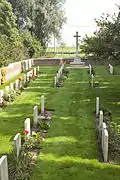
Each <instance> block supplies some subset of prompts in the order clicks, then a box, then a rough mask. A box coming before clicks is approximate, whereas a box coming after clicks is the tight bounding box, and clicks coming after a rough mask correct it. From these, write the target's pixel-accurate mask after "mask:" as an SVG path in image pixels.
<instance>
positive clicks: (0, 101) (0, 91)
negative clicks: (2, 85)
mask: <svg viewBox="0 0 120 180" xmlns="http://www.w3.org/2000/svg"><path fill="white" fill-rule="evenodd" d="M3 95H4V91H3V90H0V103H2V102H3V98H2V96H3Z"/></svg>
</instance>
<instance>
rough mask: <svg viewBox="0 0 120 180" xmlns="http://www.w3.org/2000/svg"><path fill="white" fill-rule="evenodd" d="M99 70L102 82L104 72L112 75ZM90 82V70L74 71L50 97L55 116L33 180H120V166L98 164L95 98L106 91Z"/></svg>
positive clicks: (102, 69)
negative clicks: (93, 86)
mask: <svg viewBox="0 0 120 180" xmlns="http://www.w3.org/2000/svg"><path fill="white" fill-rule="evenodd" d="M96 69H97V71H98V73H97V79H98V80H99V81H100V83H101V82H102V81H103V79H102V78H104V75H103V77H102V78H101V77H100V73H101V74H102V73H103V72H102V71H104V73H105V74H106V76H108V74H107V72H106V71H105V68H104V67H98V68H96ZM106 81H107V77H106ZM88 82H89V77H88V74H87V70H84V69H76V70H70V74H69V78H68V80H67V81H66V82H65V84H64V87H63V88H61V89H51V90H50V91H51V94H48V95H47V106H48V107H49V108H53V109H55V114H54V116H53V122H52V125H51V128H50V130H49V132H48V135H47V139H46V140H45V142H44V144H43V149H42V151H41V153H40V155H39V157H38V159H37V165H36V168H35V169H34V172H33V175H32V177H31V180H40V179H41V180H46V179H49V180H56V179H57V180H78V179H80V180H93V179H94V180H101V179H103V180H119V177H120V166H114V165H109V164H102V163H100V162H98V148H97V142H96V133H95V125H94V119H93V111H94V110H95V97H96V96H98V95H101V96H102V94H104V91H103V89H97V88H95V89H90V88H89V84H88ZM107 90H108V89H107ZM109 95H110V94H109ZM105 97H106V96H104V97H103V98H102V100H105ZM110 97H111V95H110ZM113 99H114V97H113Z"/></svg>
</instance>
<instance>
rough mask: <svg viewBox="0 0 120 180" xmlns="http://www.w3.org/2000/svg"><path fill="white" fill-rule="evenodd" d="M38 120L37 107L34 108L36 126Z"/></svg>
mask: <svg viewBox="0 0 120 180" xmlns="http://www.w3.org/2000/svg"><path fill="white" fill-rule="evenodd" d="M37 120H38V106H35V107H34V108H33V122H34V125H36V124H37Z"/></svg>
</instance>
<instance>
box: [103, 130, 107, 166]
mask: <svg viewBox="0 0 120 180" xmlns="http://www.w3.org/2000/svg"><path fill="white" fill-rule="evenodd" d="M103 134H104V141H103V157H104V162H107V161H108V131H107V129H104V133H103Z"/></svg>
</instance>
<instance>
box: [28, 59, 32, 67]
mask: <svg viewBox="0 0 120 180" xmlns="http://www.w3.org/2000/svg"><path fill="white" fill-rule="evenodd" d="M28 62H29V69H31V67H32V64H31V59H29V60H28Z"/></svg>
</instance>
